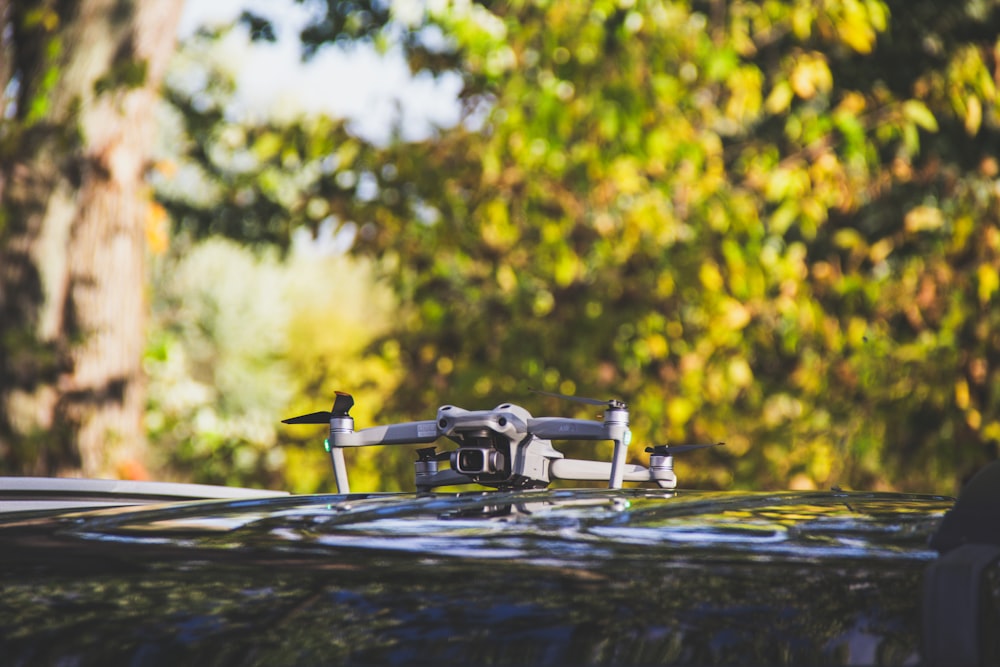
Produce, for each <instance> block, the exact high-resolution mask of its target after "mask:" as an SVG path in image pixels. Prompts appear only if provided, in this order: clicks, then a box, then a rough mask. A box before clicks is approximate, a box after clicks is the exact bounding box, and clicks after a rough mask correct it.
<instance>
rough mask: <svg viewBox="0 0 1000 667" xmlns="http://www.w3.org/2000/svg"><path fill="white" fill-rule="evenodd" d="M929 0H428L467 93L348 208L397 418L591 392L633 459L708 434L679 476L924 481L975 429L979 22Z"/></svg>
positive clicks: (983, 365) (991, 121)
mask: <svg viewBox="0 0 1000 667" xmlns="http://www.w3.org/2000/svg"><path fill="white" fill-rule="evenodd" d="M932 6H933V7H936V4H935V3H881V2H874V1H873V2H864V3H862V2H856V1H854V0H851V1H846V0H845V1H843V2H841V1H834V0H831V1H830V2H825V3H822V4H820V5H816V4H815V3H777V2H774V3H770V2H767V3H758V2H729V3H727V4H726V5H724V7H723V8H724V11H717V10H718V9H720V7H719V6H717V5H716V4H712V5H704V6H702V5H699V4H697V3H694V4H691V5H687V4H684V3H665V2H657V1H654V0H650V1H648V2H643V1H639V2H635V3H627V4H616V3H611V2H588V3H577V2H524V3H501V4H494V5H491V6H490V9H489V11H487V10H486V9H485V8H483V7H481V6H478V5H468V4H464V3H442V4H441V5H435V7H436V8H437V9H436V10H435V12H436V13H432V14H431V15H429V16H428V17H427V20H428V21H430V22H433V23H436V24H438V25H439V26H440V27H441V28H442V29H443V30H444V31H445V32H446V34H448V35H449V36H451V37H452V39H453V42H452V43H453V45H454V47H455V50H456V57H457V59H458V60H459V62H460V63H461V67H462V69H463V71H465V72H466V73H467V81H468V82H469V87H468V89H467V91H466V92H467V94H468V95H470V96H476V95H479V96H482V97H483V99H485V100H487V102H488V104H489V109H490V111H489V114H488V117H487V119H486V121H485V125H484V127H483V128H481V129H477V130H475V131H470V130H468V129H464V128H456V129H455V130H453V131H451V132H449V133H448V134H447V135H446V136H444V137H442V138H441V139H440V140H437V141H434V142H429V143H428V144H426V145H419V146H406V145H397V146H393V147H390V148H389V149H388V150H386V151H383V152H381V153H379V154H378V155H377V156H375V157H373V158H372V160H373V164H372V165H371V166H369V167H368V169H369V172H370V173H373V174H376V175H378V174H380V173H381V171H380V169H379V167H380V166H381V165H392V167H393V169H392V172H391V173H392V180H391V181H389V180H388V179H385V180H380V183H379V185H380V188H379V191H380V192H382V193H388V192H393V191H395V190H397V189H398V188H399V184H405V185H406V186H407V190H406V192H407V193H408V194H409V196H408V197H407V199H406V200H405V201H402V202H397V201H395V198H393V200H392V201H388V200H386V199H381V198H378V197H376V198H374V199H372V200H371V201H369V202H354V204H355V207H354V213H353V216H352V217H353V219H356V220H367V221H372V223H373V224H374V229H372V230H371V232H372V233H371V234H370V235H368V236H365V237H363V238H361V239H360V242H359V244H358V251H359V252H364V253H371V254H372V255H373V256H377V257H381V258H383V261H384V262H385V265H386V266H387V267H389V268H390V269H391V271H390V275H391V276H392V279H393V281H394V284H395V286H396V290H397V291H398V293H399V294H400V295H401V296H402V298H403V306H404V312H403V315H402V316H401V318H400V323H401V326H400V327H399V328H398V329H397V331H396V332H395V336H397V337H398V339H399V340H401V341H404V344H403V345H402V346H401V349H402V350H403V363H404V364H405V366H406V368H407V369H408V370H409V372H408V373H407V375H406V376H405V379H404V384H403V389H404V390H403V391H402V392H400V394H399V395H398V399H397V401H396V403H395V404H394V405H395V406H396V408H397V410H399V411H400V412H403V413H407V414H412V413H414V412H417V411H418V410H422V411H426V410H427V406H431V405H435V404H437V403H440V402H442V401H443V400H453V401H464V403H465V404H468V403H484V404H489V403H491V402H495V401H497V400H501V399H508V398H511V395H512V394H514V395H515V397H516V395H517V393H518V392H523V389H524V388H525V387H526V386H537V387H541V388H545V389H555V390H559V391H564V392H565V391H580V392H582V393H587V394H597V395H619V396H622V397H624V398H626V399H628V400H629V402H630V404H632V405H633V406H634V415H635V417H634V420H635V421H634V423H633V430H634V431H635V432H636V436H637V437H636V439H635V442H636V445H634V447H636V453H638V451H640V449H641V447H642V446H644V445H646V444H649V443H655V442H663V441H665V440H670V441H680V440H712V439H723V440H726V441H727V442H728V443H729V447H728V448H727V449H728V451H727V452H726V453H721V454H717V455H716V457H715V458H712V459H709V458H708V456H707V455H706V456H704V457H702V458H701V459H700V460H698V461H697V462H695V461H694V460H693V458H694V457H692V459H691V463H690V464H684V463H682V464H681V465H682V466H684V467H683V468H681V474H682V477H683V478H684V479H685V480H687V481H688V482H689V483H694V484H702V485H704V484H709V485H714V484H718V485H724V486H728V485H730V484H736V485H738V486H753V487H762V486H773V487H782V486H787V485H788V484H789V483H790V482H791V483H792V484H794V485H810V486H811V485H829V484H832V483H840V484H844V485H854V486H859V487H872V486H895V487H900V488H925V489H926V488H935V489H940V490H946V491H950V490H953V488H954V486H953V485H954V484H955V482H956V481H957V478H959V477H960V476H961V475H963V474H965V473H967V472H968V471H969V470H970V469H972V468H974V467H975V466H976V465H978V464H980V463H981V462H982V461H984V460H986V459H987V458H989V457H991V456H993V455H995V446H996V445H995V443H996V437H997V435H998V434H1000V433H998V432H997V428H998V427H997V426H995V425H994V424H997V423H1000V422H997V419H998V418H1000V414H998V412H997V409H996V407H995V399H993V398H992V393H993V392H992V391H991V390H990V387H991V386H992V385H993V384H994V383H995V380H993V379H991V378H993V377H994V371H992V370H991V369H992V368H994V366H995V362H996V360H997V356H998V351H1000V350H998V342H1000V341H998V340H997V339H996V338H995V337H993V336H992V335H991V334H990V333H989V332H990V331H991V330H992V326H991V325H992V320H993V319H994V318H995V317H996V311H997V309H996V305H995V301H994V300H993V299H994V293H995V290H996V287H995V284H996V281H995V280H994V276H995V275H996V270H995V267H996V251H997V243H996V237H997V229H996V215H995V211H996V199H997V195H996V191H995V189H994V188H992V186H991V185H989V183H992V181H993V179H994V178H995V176H996V173H995V172H996V162H995V160H993V159H991V157H990V150H991V149H989V148H984V146H991V145H992V144H993V142H994V141H995V136H996V118H995V111H994V109H995V90H993V87H992V78H991V76H990V75H989V72H990V71H991V69H990V67H991V66H992V65H989V64H988V63H992V62H994V61H993V58H994V53H995V50H994V46H995V44H994V41H993V38H992V37H987V36H988V35H995V31H994V32H991V31H990V30H991V26H992V25H993V23H994V22H995V18H993V17H994V14H993V13H989V14H981V13H978V14H977V11H978V9H977V8H978V5H977V4H975V3H969V4H967V5H966V4H959V5H956V6H953V7H952V8H951V9H950V10H949V11H948V12H946V13H945V14H946V15H945V16H944V17H943V19H942V18H941V17H938V18H935V19H934V20H925V19H929V17H924V16H923V15H922V13H923V12H929V11H930V8H931V7H932ZM935 40H936V42H935ZM935 43H937V44H939V45H940V46H941V47H942V48H941V49H940V50H939V51H934V49H932V51H934V52H933V53H928V49H929V48H931V47H929V46H928V45H929V44H935ZM904 63H905V65H904ZM976 109H979V111H976ZM970 156H977V157H972V158H970ZM428 210H429V211H430V214H428V213H427V211H428ZM974 369H978V370H974ZM973 376H974V377H975V379H974V378H973ZM973 386H974V387H975V389H971V388H972V387H973ZM956 387H957V388H956ZM443 388H447V391H446V392H444V395H442V389H443ZM534 407H536V411H540V410H543V409H544V410H546V411H550V410H553V409H556V406H553V405H551V404H542V405H539V406H534ZM984 410H985V412H984Z"/></svg>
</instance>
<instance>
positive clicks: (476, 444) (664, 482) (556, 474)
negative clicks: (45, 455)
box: [283, 391, 724, 493]
mask: <svg viewBox="0 0 1000 667" xmlns="http://www.w3.org/2000/svg"><path fill="white" fill-rule="evenodd" d="M538 393H542V394H546V395H549V396H557V397H560V398H566V399H570V400H575V401H579V402H582V403H587V404H590V405H600V406H604V419H603V421H601V422H596V421H589V420H586V419H570V418H565V417H532V416H531V414H530V413H529V412H528V411H527V410H525V409H524V408H522V407H521V406H519V405H514V404H511V403H503V404H501V405H498V406H497V407H495V408H493V409H492V410H463V409H462V408H459V407H456V406H454V405H444V406H441V407H440V408H438V411H437V418H436V419H433V420H426V421H415V422H402V423H399V424H389V425H387V426H372V427H370V428H365V429H361V430H360V431H355V430H354V418H353V417H351V416H350V414H349V412H350V409H351V407H352V406H353V405H354V398H353V397H352V396H351V395H350V394H346V393H344V392H339V391H338V392H336V394H337V397H336V399H335V400H334V403H333V408H332V409H331V410H330V411H329V412H313V413H311V414H308V415H302V416H300V417H292V418H291V419H285V420H283V423H285V424H327V423H328V424H329V425H330V437H329V439H328V440H327V441H326V443H325V444H326V449H327V451H328V452H329V453H330V460H331V462H332V463H333V473H334V477H335V479H336V482H337V491H338V492H339V493H350V484H349V482H348V479H347V467H346V465H345V462H344V448H346V447H367V446H371V445H416V444H422V443H431V442H434V441H436V440H438V439H439V438H441V437H446V438H448V439H449V440H452V441H453V442H455V443H456V444H458V449H456V450H452V451H445V452H438V451H437V450H436V449H435V448H434V447H428V448H425V449H419V450H417V461H416V463H415V464H414V466H415V473H416V486H417V491H430V490H431V489H433V488H435V487H439V486H454V485H460V484H481V485H483V486H490V487H494V488H497V489H525V488H544V487H546V486H548V485H549V483H550V482H551V481H552V480H555V479H566V480H577V481H595V480H596V481H603V480H607V481H608V488H611V489H620V488H621V487H622V483H623V482H656V483H657V484H658V485H659V486H660V487H662V488H665V489H673V488H675V487H676V486H677V475H675V474H674V460H673V455H674V454H677V453H679V452H683V451H689V450H692V449H701V448H703V447H714V446H718V445H722V444H724V443H721V442H719V443H713V444H699V445H676V446H667V445H658V446H656V447H647V448H646V451H647V452H649V453H650V457H649V467H648V468H647V467H645V466H641V465H636V464H627V463H625V454H626V452H627V450H628V445H629V441H630V440H631V437H632V432H631V431H629V428H628V425H629V421H628V407H627V406H626V405H625V403H623V402H621V401H619V400H615V399H611V400H607V401H601V400H598V399H592V398H581V397H575V396H563V395H562V394H551V393H549V392H538ZM553 440H610V441H612V442H613V443H614V445H615V447H614V453H613V454H612V459H611V461H610V462H605V461H588V460H582V459H568V458H565V456H563V454H562V453H561V452H559V451H557V450H556V449H555V448H553V447H552V441H553ZM441 461H447V462H448V463H449V465H450V467H448V468H444V469H439V468H438V463H439V462H441Z"/></svg>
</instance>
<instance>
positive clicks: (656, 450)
mask: <svg viewBox="0 0 1000 667" xmlns="http://www.w3.org/2000/svg"><path fill="white" fill-rule="evenodd" d="M725 444H726V443H724V442H713V443H707V444H703V445H672V446H671V445H656V446H655V447H646V451H647V452H648V453H650V454H655V455H657V456H673V455H674V454H680V453H681V452H690V451H691V450H693V449H705V448H706V447H723V446H725Z"/></svg>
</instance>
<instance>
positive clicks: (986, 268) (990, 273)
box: [976, 264, 1000, 306]
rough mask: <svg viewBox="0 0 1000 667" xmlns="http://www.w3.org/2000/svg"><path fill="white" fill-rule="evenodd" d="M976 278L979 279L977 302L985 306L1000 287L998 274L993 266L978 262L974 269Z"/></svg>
mask: <svg viewBox="0 0 1000 667" xmlns="http://www.w3.org/2000/svg"><path fill="white" fill-rule="evenodd" d="M976 278H977V279H978V281H979V289H978V292H979V303H980V304H982V305H984V306H985V305H986V303H987V302H989V300H990V299H991V298H993V295H994V294H995V293H996V291H997V289H998V288H1000V275H998V274H997V269H996V267H995V266H990V265H989V264H980V265H979V268H978V269H976Z"/></svg>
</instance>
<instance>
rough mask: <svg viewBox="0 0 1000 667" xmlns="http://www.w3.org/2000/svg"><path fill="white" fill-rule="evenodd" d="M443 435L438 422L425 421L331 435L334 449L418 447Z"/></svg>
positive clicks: (373, 427)
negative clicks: (375, 446) (372, 446)
mask: <svg viewBox="0 0 1000 667" xmlns="http://www.w3.org/2000/svg"><path fill="white" fill-rule="evenodd" d="M440 435H441V432H440V431H439V430H438V426H437V422H436V421H434V420H425V421H417V422H403V423H402V424H388V425H385V426H371V427H369V428H364V429H361V430H360V431H353V432H336V431H335V432H333V433H331V434H330V445H331V446H332V447H367V446H369V445H418V444H422V443H426V442H434V441H435V440H437V439H438V437H439V436H440Z"/></svg>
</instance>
